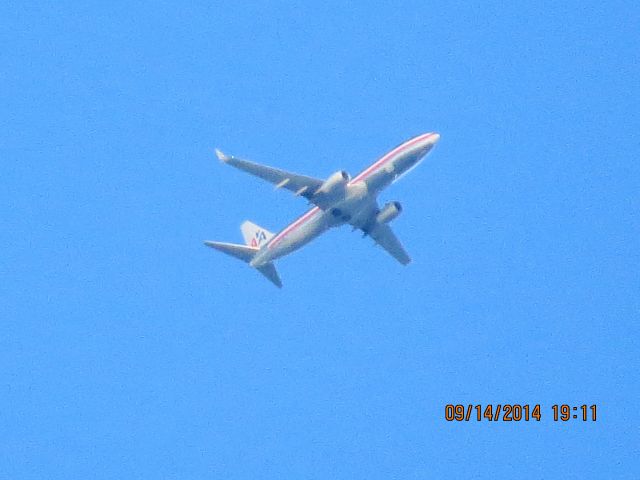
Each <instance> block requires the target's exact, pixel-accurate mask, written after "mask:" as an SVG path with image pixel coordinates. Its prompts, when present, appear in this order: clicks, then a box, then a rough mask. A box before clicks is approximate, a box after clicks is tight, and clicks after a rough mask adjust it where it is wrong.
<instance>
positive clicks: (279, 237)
mask: <svg viewBox="0 0 640 480" xmlns="http://www.w3.org/2000/svg"><path fill="white" fill-rule="evenodd" d="M319 210H320V207H313V208H312V209H311V210H309V211H308V212H307V213H305V214H304V215H302V216H301V217H300V218H298V219H297V220H296V221H295V222H293V223H292V224H291V225H289V226H288V227H287V228H285V229H284V230H283V231H281V232H280V233H279V234H277V235H276V236H275V237H273V240H271V241H270V242H269V248H273V247H275V246H276V244H277V243H278V242H280V240H282V239H283V238H284V237H285V236H286V235H287V234H289V233H291V232H292V231H293V230H295V229H296V228H298V227H299V226H300V225H302V224H303V223H305V222H306V221H307V220H309V219H310V218H311V217H313V215H315V214H316V213H317V212H318V211H319Z"/></svg>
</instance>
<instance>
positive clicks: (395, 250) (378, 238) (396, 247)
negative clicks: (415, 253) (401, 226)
mask: <svg viewBox="0 0 640 480" xmlns="http://www.w3.org/2000/svg"><path fill="white" fill-rule="evenodd" d="M369 235H370V236H371V238H373V240H374V241H375V242H376V243H377V244H378V245H380V246H381V247H382V248H384V249H385V250H386V251H387V252H389V253H390V254H391V256H392V257H393V258H395V259H396V260H398V261H399V262H400V263H401V264H403V265H407V264H409V263H411V257H409V255H408V254H407V252H406V251H405V249H404V247H403V246H402V244H401V243H400V240H398V237H396V234H395V233H393V230H391V227H390V226H389V225H387V224H386V223H382V224H381V223H378V224H376V226H375V227H374V228H373V229H371V231H370V232H369Z"/></svg>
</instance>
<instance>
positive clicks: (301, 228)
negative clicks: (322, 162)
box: [250, 133, 440, 267]
mask: <svg viewBox="0 0 640 480" xmlns="http://www.w3.org/2000/svg"><path fill="white" fill-rule="evenodd" d="M439 139H440V135H438V134H437V133H425V134H422V135H419V136H417V137H414V138H412V139H411V140H408V141H407V142H405V143H403V144H401V145H399V146H397V147H396V148H394V149H393V150H391V151H390V152H388V153H387V154H385V155H383V156H382V157H381V158H380V159H379V160H377V161H376V162H375V163H373V164H372V165H370V166H369V167H368V168H366V169H364V170H363V171H362V172H360V173H359V174H358V175H356V176H355V177H354V178H352V179H350V180H348V181H346V180H345V183H344V184H343V185H341V186H340V188H337V189H336V190H335V191H332V192H330V193H329V194H328V196H327V198H326V201H325V205H323V208H320V207H319V206H315V207H313V208H312V209H310V210H309V211H307V212H306V213H305V214H304V215H302V216H300V217H299V218H298V219H296V220H295V221H294V222H292V223H291V224H290V225H288V226H287V227H286V228H284V229H283V230H281V231H280V232H279V233H278V234H276V235H275V236H274V237H273V238H271V239H270V240H269V242H268V243H266V244H265V245H263V246H262V248H261V249H260V251H259V252H258V253H257V254H256V255H255V257H253V259H252V260H251V261H250V265H251V266H253V267H261V266H263V265H266V264H268V263H269V262H272V261H273V260H275V259H278V258H280V257H283V256H285V255H288V254H289V253H291V252H293V251H295V250H298V249H299V248H301V247H302V246H304V245H306V244H307V243H309V242H310V241H311V240H313V239H314V238H316V237H318V236H319V235H321V234H322V233H323V232H325V231H326V230H328V229H329V228H332V227H337V226H339V225H344V224H345V223H350V224H351V225H354V226H355V227H356V228H361V229H362V230H363V231H364V232H365V233H366V232H367V228H368V224H367V222H370V221H371V218H372V213H373V214H375V213H376V212H372V209H376V208H377V202H376V198H377V196H378V194H379V193H380V192H381V191H382V190H383V189H384V188H386V187H388V186H389V185H390V184H391V183H393V182H394V181H396V180H397V179H398V178H400V177H401V176H402V175H404V174H406V173H407V172H408V171H410V170H411V169H412V168H414V167H415V166H416V165H418V163H420V161H421V160H423V159H424V157H425V156H426V155H427V154H428V153H429V152H430V151H431V149H432V148H433V147H434V145H435V144H436V143H437V142H438V140H439ZM325 207H326V208H325Z"/></svg>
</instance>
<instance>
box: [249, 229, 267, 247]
mask: <svg viewBox="0 0 640 480" xmlns="http://www.w3.org/2000/svg"><path fill="white" fill-rule="evenodd" d="M266 241H267V235H266V234H265V233H264V231H263V230H258V231H257V232H256V234H255V235H254V236H253V238H252V239H251V246H252V247H254V248H258V247H260V246H262V244H263V242H266Z"/></svg>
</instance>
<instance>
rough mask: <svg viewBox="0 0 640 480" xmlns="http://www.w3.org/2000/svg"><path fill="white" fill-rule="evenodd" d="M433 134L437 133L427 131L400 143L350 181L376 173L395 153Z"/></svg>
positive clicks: (362, 178) (357, 180)
mask: <svg viewBox="0 0 640 480" xmlns="http://www.w3.org/2000/svg"><path fill="white" fill-rule="evenodd" d="M433 135H435V133H427V134H425V135H420V136H418V137H416V138H414V139H413V140H409V141H408V142H406V143H403V144H402V145H399V146H398V147H396V148H394V149H393V150H391V151H390V152H389V153H387V154H386V155H384V156H383V157H382V158H381V159H380V160H378V161H377V162H375V163H374V164H373V165H371V166H370V167H368V168H367V169H366V170H364V171H363V172H360V173H359V174H358V176H357V177H355V178H353V179H352V180H351V181H350V182H349V183H356V182H359V181H361V180H364V179H365V178H367V177H368V176H369V175H371V174H373V173H375V172H376V171H378V170H379V169H380V168H382V166H383V165H384V164H385V163H387V162H388V161H389V160H391V158H393V157H394V156H395V155H397V154H399V153H401V152H402V150H405V149H407V148H409V147H412V146H413V145H415V144H416V143H418V142H420V141H423V140H426V139H427V138H429V137H432V136H433Z"/></svg>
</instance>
